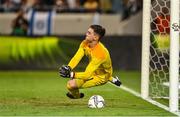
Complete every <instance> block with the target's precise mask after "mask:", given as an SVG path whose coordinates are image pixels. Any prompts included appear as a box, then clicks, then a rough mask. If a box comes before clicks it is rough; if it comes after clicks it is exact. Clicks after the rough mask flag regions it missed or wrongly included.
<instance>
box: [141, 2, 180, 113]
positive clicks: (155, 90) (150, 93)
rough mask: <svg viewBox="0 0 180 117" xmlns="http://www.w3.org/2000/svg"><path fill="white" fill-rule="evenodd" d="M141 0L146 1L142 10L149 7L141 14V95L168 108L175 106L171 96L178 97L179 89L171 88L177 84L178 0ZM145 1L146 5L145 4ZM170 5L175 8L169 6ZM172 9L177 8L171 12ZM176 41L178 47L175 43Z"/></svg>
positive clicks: (175, 109) (174, 108)
mask: <svg viewBox="0 0 180 117" xmlns="http://www.w3.org/2000/svg"><path fill="white" fill-rule="evenodd" d="M147 1H149V3H148V2H147ZM144 2H146V3H145V4H144V9H148V7H149V8H150V10H149V11H148V10H144V9H143V12H147V13H148V12H149V16H148V15H147V16H146V13H143V28H144V29H143V45H142V73H141V74H142V84H141V94H142V97H144V98H147V97H148V98H149V97H150V98H152V99H153V100H156V101H158V102H160V103H163V104H164V105H166V106H167V107H169V108H170V109H169V110H170V111H171V107H170V106H171V105H175V106H176V105H177V104H174V103H178V101H172V100H173V99H171V98H174V97H173V96H175V98H177V100H178V97H179V94H178V93H177V92H179V91H180V89H179V88H180V86H179V87H175V86H178V83H177V82H178V81H177V80H179V78H178V77H179V0H144ZM146 4H150V5H149V6H148V5H147V6H145V5H146ZM172 4H174V5H175V6H177V7H178V8H177V7H176V8H174V7H173V8H172V6H173V5H172ZM177 4H178V5H177ZM146 7H147V8H146ZM172 9H173V10H174V11H176V10H177V9H178V10H177V12H173V11H172ZM175 9H176V10H175ZM147 17H149V19H148V18H147ZM172 17H173V18H172ZM177 17H178V21H177ZM146 20H147V21H146ZM148 21H149V22H148ZM174 21H177V22H174ZM147 23H148V24H149V27H148V24H147ZM147 33H148V34H147ZM144 35H145V36H144ZM172 35H173V36H172ZM174 35H176V36H174ZM177 35H178V36H177ZM147 38H148V39H149V42H148V39H147ZM177 38H178V41H177ZM177 44H178V46H175V45H177ZM148 47H149V48H148ZM173 49H174V50H175V51H174V50H173ZM174 53H175V54H174ZM172 58H176V59H172ZM177 60H178V61H177ZM143 61H146V62H143ZM147 61H148V62H147ZM146 64H148V65H146ZM177 65H178V66H177ZM176 66H177V67H176ZM177 75H178V76H177ZM147 77H148V78H147ZM173 83H174V84H173ZM146 85H148V86H146ZM173 85H175V86H173ZM174 89H175V90H174ZM176 89H177V90H176ZM172 92H173V93H172ZM169 99H171V101H170V100H169ZM174 100H176V99H174ZM178 105H179V104H178ZM175 106H174V107H172V108H173V109H172V110H174V111H177V110H178V108H179V107H178V108H176V107H175Z"/></svg>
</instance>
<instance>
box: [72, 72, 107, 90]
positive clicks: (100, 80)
mask: <svg viewBox="0 0 180 117" xmlns="http://www.w3.org/2000/svg"><path fill="white" fill-rule="evenodd" d="M75 81H76V84H77V86H78V88H79V89H81V88H89V87H94V86H99V85H103V84H105V83H107V82H108V81H109V77H107V74H104V75H96V76H92V79H89V80H83V79H75Z"/></svg>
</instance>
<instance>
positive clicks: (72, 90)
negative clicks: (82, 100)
mask: <svg viewBox="0 0 180 117" xmlns="http://www.w3.org/2000/svg"><path fill="white" fill-rule="evenodd" d="M67 89H68V90H69V92H70V93H71V94H72V95H73V96H74V98H79V97H80V94H79V89H73V88H71V87H70V85H69V84H67Z"/></svg>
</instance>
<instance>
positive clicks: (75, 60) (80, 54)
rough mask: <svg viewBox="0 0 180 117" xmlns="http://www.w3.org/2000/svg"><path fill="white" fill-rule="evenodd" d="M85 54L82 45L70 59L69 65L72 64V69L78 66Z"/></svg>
mask: <svg viewBox="0 0 180 117" xmlns="http://www.w3.org/2000/svg"><path fill="white" fill-rule="evenodd" d="M83 56H84V50H83V48H82V46H81V45H80V47H79V49H78V51H77V52H76V54H75V55H74V57H73V58H72V59H71V60H70V62H69V64H68V66H70V67H71V68H72V69H74V68H75V67H76V66H77V64H78V63H79V61H80V60H81V59H82V57H83Z"/></svg>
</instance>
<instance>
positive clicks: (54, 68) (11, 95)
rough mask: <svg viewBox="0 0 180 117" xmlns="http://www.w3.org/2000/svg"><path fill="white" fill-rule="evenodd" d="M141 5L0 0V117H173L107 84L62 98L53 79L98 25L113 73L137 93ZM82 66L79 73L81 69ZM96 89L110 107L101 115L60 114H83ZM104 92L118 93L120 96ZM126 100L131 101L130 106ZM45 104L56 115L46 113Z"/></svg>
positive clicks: (134, 0)
mask: <svg viewBox="0 0 180 117" xmlns="http://www.w3.org/2000/svg"><path fill="white" fill-rule="evenodd" d="M142 4H143V1H142V0H0V50H1V52H0V70H1V72H0V80H1V81H0V82H1V83H0V84H1V85H0V87H1V90H0V91H1V94H0V98H1V99H0V107H1V108H2V110H1V111H0V115H115V116H121V115H129V116H136V115H137V116H146V115H150V116H161V115H169V116H173V114H171V113H169V112H166V111H164V110H162V109H159V108H157V107H156V106H152V105H151V104H149V103H148V104H147V102H145V101H142V100H141V101H139V100H138V101H137V99H136V97H134V98H133V99H131V96H129V95H130V94H126V93H127V92H126V93H125V94H124V92H123V91H121V89H117V88H115V87H113V88H112V86H110V85H108V86H107V89H106V88H105V87H100V88H95V89H92V90H91V89H88V90H87V91H85V90H84V91H85V92H86V93H87V97H86V98H85V99H83V100H82V102H80V101H77V102H72V101H69V100H68V99H66V98H65V97H64V92H65V89H64V88H65V81H64V79H63V80H57V79H58V77H59V76H58V68H59V67H60V66H61V65H62V64H67V63H68V61H69V60H70V59H71V57H72V56H73V54H74V53H75V52H76V50H77V48H78V46H79V43H80V42H81V41H82V40H83V39H84V35H85V33H86V31H87V29H88V27H89V25H91V24H100V25H103V26H104V27H105V28H106V32H107V33H106V37H105V38H104V39H103V40H102V42H103V43H104V44H105V45H106V47H107V48H108V49H109V51H110V54H111V57H112V63H113V68H114V71H115V73H114V74H116V75H119V76H120V77H121V78H122V81H123V85H124V86H127V87H129V88H131V89H133V90H135V91H137V92H139V93H140V69H141V44H142ZM86 61H87V60H86V59H83V62H82V63H81V64H80V65H79V67H78V69H84V67H85V65H86V63H87V62H86ZM42 77H43V78H44V79H43V80H42V79H41V78H42ZM53 78H54V79H53ZM31 82H32V84H31ZM39 82H42V83H44V84H42V83H41V84H39ZM49 85H51V87H48V86H49ZM59 85H60V86H59ZM6 86H9V87H8V88H7V87H6ZM61 88H62V89H61ZM101 88H104V89H105V91H107V92H108V93H109V95H105V93H106V94H107V92H105V93H103V92H101V93H100V95H102V96H104V97H105V100H106V101H107V102H108V103H110V102H111V103H110V107H107V110H105V111H104V112H98V111H97V112H96V111H92V110H85V111H84V113H79V112H77V111H76V110H75V109H74V110H73V111H72V113H68V111H67V110H66V109H65V107H66V108H70V107H71V106H70V105H71V104H72V106H73V108H76V107H77V108H79V107H80V112H82V110H81V109H82V108H83V109H84V107H86V102H87V100H88V98H89V97H90V96H91V95H93V94H94V93H96V94H97V93H99V90H101ZM108 88H112V89H113V90H120V93H121V94H122V95H124V97H123V96H122V95H121V94H120V93H119V94H118V95H117V94H116V93H115V92H114V93H112V92H111V91H110V90H108ZM48 89H49V90H48ZM63 89H64V90H63ZM88 91H89V92H88ZM28 92H29V93H30V94H29V95H28V94H26V93H28ZM39 92H41V93H39ZM118 92H119V91H118ZM38 93H39V94H38ZM58 93H60V94H59V95H58ZM112 95H115V96H114V97H112ZM126 95H128V97H129V98H130V99H131V100H133V101H132V102H130V103H131V105H128V103H129V102H128V100H129V99H128V97H126ZM88 96H89V97H88ZM118 97H119V98H118ZM61 98H63V99H61ZM125 100H127V103H123V102H124V101H125ZM13 101H15V102H14V103H13ZM46 101H47V102H46ZM117 101H118V102H119V103H117ZM56 102H57V104H56ZM58 102H59V103H58ZM65 102H67V103H65ZM136 102H138V104H137V103H136ZM79 103H82V104H80V105H78V104H79ZM116 103H117V104H116ZM58 104H59V105H58ZM113 104H114V108H113ZM118 104H119V105H118ZM12 105H13V106H12ZM28 105H30V107H28ZM40 105H41V106H42V107H41V108H39V107H40ZM48 105H49V106H50V107H51V106H55V107H54V109H55V110H53V108H50V107H48V108H46V106H48ZM61 105H62V106H61ZM75 105H77V106H75ZM82 105H84V106H82ZM120 105H121V106H120ZM111 106H112V107H111ZM128 106H129V107H128ZM34 107H37V110H33V108H34ZM146 107H147V108H146ZM25 108H26V109H25ZM127 108H129V109H127ZM138 108H139V109H138ZM38 109H39V110H38ZM57 109H62V111H61V110H57ZM70 109H72V108H70ZM108 109H109V110H110V113H109V110H108ZM113 109H119V110H118V111H117V110H116V111H115V110H113ZM11 110H13V111H11ZM142 110H144V111H142ZM49 111H51V112H49ZM59 111H60V112H59ZM111 111H115V112H114V113H111ZM8 112H9V114H8ZM48 112H49V113H48ZM1 113H2V114H1ZM92 113H93V114H92Z"/></svg>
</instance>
